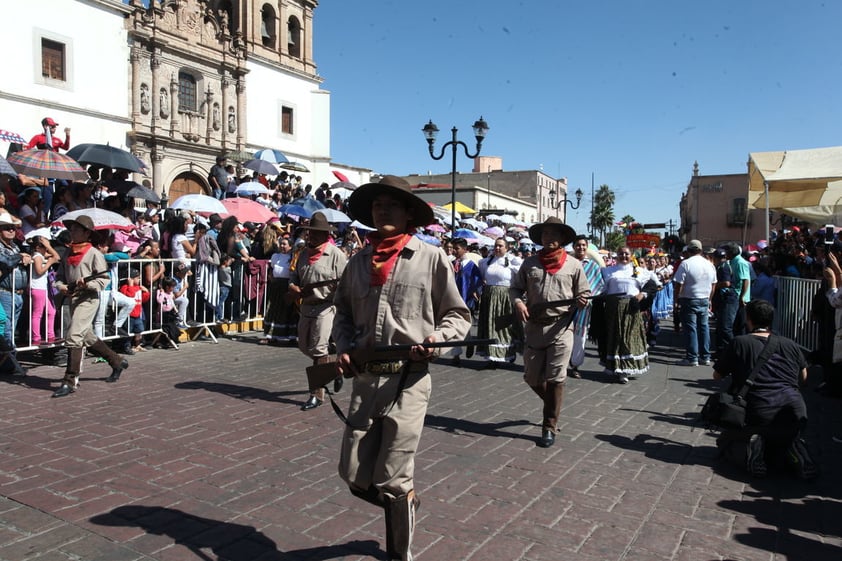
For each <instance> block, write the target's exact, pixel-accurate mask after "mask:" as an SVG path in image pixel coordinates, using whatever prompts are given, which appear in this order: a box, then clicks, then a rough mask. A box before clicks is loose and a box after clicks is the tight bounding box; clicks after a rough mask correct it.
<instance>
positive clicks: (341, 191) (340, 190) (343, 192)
mask: <svg viewBox="0 0 842 561" xmlns="http://www.w3.org/2000/svg"><path fill="white" fill-rule="evenodd" d="M351 193H353V191H352V190H350V189H347V188H345V187H337V188H336V189H334V188H332V187H331V189H330V194H331V195H339V198H340V199H342V200H343V201H344V200H345V199H347V198H348V197H350V196H351Z"/></svg>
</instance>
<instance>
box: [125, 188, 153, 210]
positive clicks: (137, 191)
mask: <svg viewBox="0 0 842 561" xmlns="http://www.w3.org/2000/svg"><path fill="white" fill-rule="evenodd" d="M126 196H127V197H130V198H133V199H143V200H144V201H148V202H150V203H155V204H156V205H157V204H161V197H159V196H158V193H156V192H155V191H153V190H152V189H149V188H148V187H144V186H143V185H137V186H135V187H132V188H131V189H129V190H128V191H127V192H126Z"/></svg>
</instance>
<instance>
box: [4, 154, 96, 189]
mask: <svg viewBox="0 0 842 561" xmlns="http://www.w3.org/2000/svg"><path fill="white" fill-rule="evenodd" d="M9 163H10V164H12V167H13V168H15V169H16V170H17V171H18V173H22V174H24V175H31V176H32V177H48V178H51V179H69V180H71V181H87V180H88V172H86V171H85V170H84V169H83V168H82V166H80V165H79V164H78V163H76V160H74V159H73V158H70V157H68V156H65V155H64V154H59V153H58V152H54V151H52V150H39V149H37V148H36V149H34V150H24V151H22V152H15V153H14V154H12V155H11V156H9Z"/></svg>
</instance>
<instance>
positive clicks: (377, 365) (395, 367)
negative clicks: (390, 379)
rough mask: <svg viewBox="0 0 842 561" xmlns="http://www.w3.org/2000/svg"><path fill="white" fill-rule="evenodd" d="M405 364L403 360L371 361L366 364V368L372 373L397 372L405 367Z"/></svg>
mask: <svg viewBox="0 0 842 561" xmlns="http://www.w3.org/2000/svg"><path fill="white" fill-rule="evenodd" d="M404 364H405V362H404V361H402V360H389V361H383V362H380V361H371V362H369V363H367V364H366V370H368V371H369V372H371V373H372V374H396V373H398V372H400V371H401V370H402V369H403V367H404Z"/></svg>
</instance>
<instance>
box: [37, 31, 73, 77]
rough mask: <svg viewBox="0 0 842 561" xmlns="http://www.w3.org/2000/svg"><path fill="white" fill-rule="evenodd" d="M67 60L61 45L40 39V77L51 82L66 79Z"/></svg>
mask: <svg viewBox="0 0 842 561" xmlns="http://www.w3.org/2000/svg"><path fill="white" fill-rule="evenodd" d="M66 64H67V59H66V57H65V48H64V44H63V43H59V42H58V41H51V40H49V39H44V38H43V37H42V38H41V76H43V77H44V78H49V79H51V80H61V81H62V82H64V81H65V80H66V79H67V67H66Z"/></svg>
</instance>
